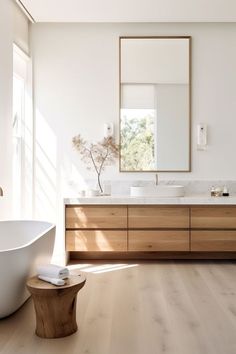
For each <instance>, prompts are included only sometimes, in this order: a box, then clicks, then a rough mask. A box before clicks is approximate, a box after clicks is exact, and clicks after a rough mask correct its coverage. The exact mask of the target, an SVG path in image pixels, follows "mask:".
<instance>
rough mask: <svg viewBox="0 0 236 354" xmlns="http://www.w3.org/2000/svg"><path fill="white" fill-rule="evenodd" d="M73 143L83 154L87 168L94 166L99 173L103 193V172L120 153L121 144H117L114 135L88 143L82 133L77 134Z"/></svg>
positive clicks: (82, 158)
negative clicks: (101, 178)
mask: <svg viewBox="0 0 236 354" xmlns="http://www.w3.org/2000/svg"><path fill="white" fill-rule="evenodd" d="M72 142H73V145H74V147H75V148H76V150H77V151H78V152H79V154H80V155H81V160H82V161H83V162H84V163H85V165H87V169H88V170H91V168H92V167H93V168H94V170H95V171H96V173H97V182H98V186H99V189H100V192H101V193H103V189H102V185H101V180H100V177H101V173H102V171H103V170H104V169H105V166H108V165H112V164H113V163H114V162H115V160H116V158H117V157H118V155H119V145H117V144H116V143H115V141H114V139H113V137H108V138H104V139H103V140H102V141H100V142H98V143H95V144H94V143H88V142H87V141H85V140H84V139H83V138H82V137H81V135H77V136H75V137H74V138H73V139H72Z"/></svg>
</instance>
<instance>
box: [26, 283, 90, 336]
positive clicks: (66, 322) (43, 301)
mask: <svg viewBox="0 0 236 354" xmlns="http://www.w3.org/2000/svg"><path fill="white" fill-rule="evenodd" d="M85 281H86V279H85V278H84V277H83V276H82V277H80V276H72V277H70V278H69V279H67V280H66V284H65V285H64V286H60V287H58V286H55V285H52V284H49V283H47V282H44V281H42V280H40V279H38V278H37V277H33V278H30V279H29V280H28V281H27V288H28V290H29V292H30V293H31V294H32V298H33V301H34V307H35V313H36V330H35V333H36V334H37V336H39V337H42V338H60V337H66V336H68V335H70V334H73V333H75V332H76V331H77V322H76V301H77V293H78V291H79V290H80V289H81V288H82V287H83V286H84V284H85Z"/></svg>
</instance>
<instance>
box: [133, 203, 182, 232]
mask: <svg viewBox="0 0 236 354" xmlns="http://www.w3.org/2000/svg"><path fill="white" fill-rule="evenodd" d="M128 226H129V228H132V229H140V228H145V229H148V228H149V229H150V228H151V229H152V228H174V229H176V228H188V227H189V209H188V208H183V207H178V208H172V207H149V206H148V207H128Z"/></svg>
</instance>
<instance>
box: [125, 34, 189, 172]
mask: <svg viewBox="0 0 236 354" xmlns="http://www.w3.org/2000/svg"><path fill="white" fill-rule="evenodd" d="M124 39H187V40H188V42H189V138H188V140H189V164H188V169H186V170H147V171H142V170H139V171H133V170H132V171H129V170H127V171H124V170H122V169H121V144H120V143H121V114H120V110H121V41H122V40H124ZM191 114H192V37H191V36H120V37H119V172H123V173H130V172H133V173H150V172H151V173H155V172H169V173H174V172H181V173H185V172H191V171H192V161H191V159H192V152H191V147H192V144H191V141H192V139H191V134H192V127H191V124H192V117H191Z"/></svg>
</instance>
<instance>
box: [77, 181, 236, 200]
mask: <svg viewBox="0 0 236 354" xmlns="http://www.w3.org/2000/svg"><path fill="white" fill-rule="evenodd" d="M102 182H103V184H104V185H105V184H108V185H110V187H111V195H124V196H125V195H129V194H130V187H131V186H149V185H150V186H151V185H154V184H155V181H154V180H150V181H147V180H144V181H142V180H140V179H134V180H109V181H108V180H103V181H102ZM159 184H160V185H172V184H174V185H183V186H184V187H185V195H186V196H192V195H199V194H200V195H210V191H211V188H212V186H214V187H221V188H222V189H223V187H224V186H226V187H227V188H228V190H229V193H230V195H232V194H236V180H159ZM86 185H87V189H89V188H91V189H94V188H96V187H95V186H96V181H95V180H86ZM73 189H74V191H76V190H77V191H78V192H79V190H82V189H85V187H84V186H83V187H82V188H80V187H79V186H74V188H73Z"/></svg>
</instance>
